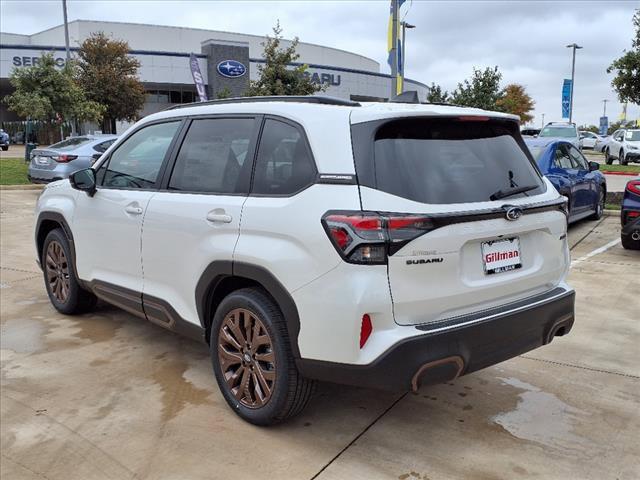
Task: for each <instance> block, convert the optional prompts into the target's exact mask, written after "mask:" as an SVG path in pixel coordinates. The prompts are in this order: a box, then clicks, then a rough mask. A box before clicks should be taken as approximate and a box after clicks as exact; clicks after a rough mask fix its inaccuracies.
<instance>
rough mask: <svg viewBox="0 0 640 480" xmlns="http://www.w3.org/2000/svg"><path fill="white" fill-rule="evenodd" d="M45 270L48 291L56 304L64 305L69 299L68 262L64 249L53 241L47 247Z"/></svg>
mask: <svg viewBox="0 0 640 480" xmlns="http://www.w3.org/2000/svg"><path fill="white" fill-rule="evenodd" d="M45 268H46V271H47V282H48V283H49V291H50V292H51V294H52V295H53V296H54V297H55V299H56V300H57V301H58V302H60V303H65V302H66V301H67V298H69V291H70V287H71V286H70V283H69V282H70V281H69V262H68V261H67V256H66V255H65V254H64V248H62V245H61V244H60V243H59V242H57V241H55V240H53V241H51V242H49V245H48V246H47V253H46V259H45Z"/></svg>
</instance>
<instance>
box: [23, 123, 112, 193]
mask: <svg viewBox="0 0 640 480" xmlns="http://www.w3.org/2000/svg"><path fill="white" fill-rule="evenodd" d="M117 138H118V136H117V135H82V136H80V137H71V138H67V139H66V140H63V141H61V142H58V143H54V144H53V145H50V146H49V147H45V148H36V149H34V150H33V151H32V152H31V162H30V163H29V172H28V177H29V180H30V181H31V183H49V182H53V181H54V180H61V179H63V178H67V177H69V175H71V174H72V173H73V172H76V171H78V170H82V169H84V168H89V167H90V166H91V165H92V164H93V162H95V161H96V160H97V159H98V158H100V155H102V154H103V153H104V152H105V151H106V150H107V148H109V147H110V146H111V144H113V142H115V141H116V139H117Z"/></svg>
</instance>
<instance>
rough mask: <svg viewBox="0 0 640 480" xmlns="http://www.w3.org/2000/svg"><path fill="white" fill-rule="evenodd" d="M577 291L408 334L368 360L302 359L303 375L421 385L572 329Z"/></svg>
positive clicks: (376, 384)
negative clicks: (353, 363) (378, 355)
mask: <svg viewBox="0 0 640 480" xmlns="http://www.w3.org/2000/svg"><path fill="white" fill-rule="evenodd" d="M574 302H575V292H573V291H572V290H569V291H566V290H562V291H561V292H560V293H558V295H556V296H553V297H551V298H547V299H546V300H541V301H535V302H532V303H531V304H530V305H525V306H522V305H521V306H518V307H517V308H515V309H510V310H508V311H506V312H504V313H493V314H490V315H489V316H486V317H479V316H478V315H475V316H473V318H472V320H471V321H469V322H465V323H461V324H460V325H453V326H451V327H447V328H445V329H438V330H437V331H435V332H427V333H425V334H423V335H418V336H414V337H410V338H408V339H405V340H403V341H401V342H399V343H397V344H395V345H394V346H393V347H391V348H390V349H389V350H387V351H386V352H385V353H384V354H383V355H381V356H380V357H378V359H377V360H376V361H374V362H373V363H370V364H368V365H350V364H340V363H332V362H324V361H317V360H305V359H300V360H297V366H298V369H299V370H300V372H301V373H302V375H304V376H306V377H309V378H313V379H317V380H322V381H329V382H335V383H342V384H348V385H355V386H361V387H368V388H383V389H387V390H409V389H417V388H418V387H419V386H420V385H425V384H434V383H442V382H446V381H449V380H452V379H454V378H456V377H458V376H460V375H466V374H467V373H471V372H474V371H476V370H479V369H482V368H485V367H488V366H490V365H494V364H496V363H499V362H502V361H504V360H507V359H509V358H512V357H515V356H517V355H520V354H522V353H525V352H528V351H530V350H533V349H535V348H538V347H540V346H542V345H546V344H547V343H549V342H551V340H552V339H553V337H554V336H556V335H564V334H566V333H568V332H569V330H571V327H572V325H573V321H574Z"/></svg>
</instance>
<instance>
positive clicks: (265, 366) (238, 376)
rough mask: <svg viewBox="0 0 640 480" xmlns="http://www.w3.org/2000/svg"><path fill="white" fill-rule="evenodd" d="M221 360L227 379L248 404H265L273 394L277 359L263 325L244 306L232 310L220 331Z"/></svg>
mask: <svg viewBox="0 0 640 480" xmlns="http://www.w3.org/2000/svg"><path fill="white" fill-rule="evenodd" d="M218 360H219V362H220V369H221V370H222V374H223V376H224V379H225V382H226V383H227V386H228V387H229V390H230V391H231V393H232V394H233V395H234V396H235V398H236V399H237V400H238V401H239V402H240V403H241V404H242V405H244V406H245V407H248V408H260V407H262V406H264V405H265V404H266V403H267V402H268V401H269V399H270V398H271V394H272V393H273V388H274V385H275V380H276V359H275V354H274V352H273V345H272V342H271V337H270V336H269V333H268V332H267V329H266V328H265V326H264V324H263V323H262V322H261V321H260V319H259V318H258V317H257V316H256V315H255V314H253V313H252V312H251V311H249V310H246V309H244V308H236V309H234V310H231V311H230V312H229V313H228V314H227V316H226V317H225V318H224V320H223V321H222V325H221V327H220V331H219V334H218Z"/></svg>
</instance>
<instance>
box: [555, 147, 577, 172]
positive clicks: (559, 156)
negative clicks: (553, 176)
mask: <svg viewBox="0 0 640 480" xmlns="http://www.w3.org/2000/svg"><path fill="white" fill-rule="evenodd" d="M553 163H554V164H555V166H556V167H557V168H574V167H573V165H572V163H571V158H570V157H569V153H568V152H567V150H566V147H565V146H564V145H558V146H557V147H556V158H555V160H554V162H553Z"/></svg>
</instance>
